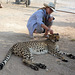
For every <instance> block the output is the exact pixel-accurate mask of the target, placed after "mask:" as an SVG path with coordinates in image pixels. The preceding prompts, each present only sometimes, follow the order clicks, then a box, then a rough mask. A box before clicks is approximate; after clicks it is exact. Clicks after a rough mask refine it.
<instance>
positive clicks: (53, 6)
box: [44, 2, 56, 12]
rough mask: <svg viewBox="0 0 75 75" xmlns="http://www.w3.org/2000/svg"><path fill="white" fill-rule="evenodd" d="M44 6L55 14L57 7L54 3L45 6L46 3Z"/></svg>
mask: <svg viewBox="0 0 75 75" xmlns="http://www.w3.org/2000/svg"><path fill="white" fill-rule="evenodd" d="M44 6H45V7H49V8H51V9H52V10H53V11H54V12H55V11H56V10H55V5H54V3H52V2H50V3H49V4H45V3H44Z"/></svg>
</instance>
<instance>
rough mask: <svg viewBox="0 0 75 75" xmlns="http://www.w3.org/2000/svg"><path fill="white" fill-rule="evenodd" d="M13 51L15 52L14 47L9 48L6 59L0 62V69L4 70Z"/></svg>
mask: <svg viewBox="0 0 75 75" xmlns="http://www.w3.org/2000/svg"><path fill="white" fill-rule="evenodd" d="M12 53H13V51H12V48H11V49H9V51H8V53H7V54H6V56H5V58H4V60H3V61H2V63H0V70H2V69H3V67H4V65H5V64H6V63H7V62H8V60H9V59H10V57H11V55H12Z"/></svg>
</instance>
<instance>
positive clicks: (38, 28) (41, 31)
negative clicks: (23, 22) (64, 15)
mask: <svg viewBox="0 0 75 75" xmlns="http://www.w3.org/2000/svg"><path fill="white" fill-rule="evenodd" d="M52 23H53V22H46V23H45V25H46V26H52ZM36 32H37V33H45V29H43V28H42V27H41V26H39V25H38V26H37V28H36Z"/></svg>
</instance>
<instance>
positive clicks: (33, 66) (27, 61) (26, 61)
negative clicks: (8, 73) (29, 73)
mask: <svg viewBox="0 0 75 75" xmlns="http://www.w3.org/2000/svg"><path fill="white" fill-rule="evenodd" d="M23 63H24V64H25V65H26V66H28V67H30V68H31V69H34V70H35V71H38V70H39V68H38V66H36V65H34V64H33V63H32V61H30V60H26V59H23Z"/></svg>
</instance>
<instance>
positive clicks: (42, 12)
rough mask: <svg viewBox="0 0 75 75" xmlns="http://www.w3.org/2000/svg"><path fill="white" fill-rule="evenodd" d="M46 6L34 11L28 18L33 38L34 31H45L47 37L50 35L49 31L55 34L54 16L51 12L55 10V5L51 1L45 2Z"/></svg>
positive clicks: (28, 26) (28, 25)
mask: <svg viewBox="0 0 75 75" xmlns="http://www.w3.org/2000/svg"><path fill="white" fill-rule="evenodd" d="M44 6H45V7H43V8H40V9H39V10H37V11H36V12H35V13H33V14H32V16H31V17H30V18H29V20H28V23H27V28H28V30H29V34H30V37H31V38H34V36H33V33H45V34H44V36H45V37H48V32H49V33H50V34H53V30H52V29H51V26H52V22H53V19H54V17H53V16H52V15H51V13H52V12H54V11H55V5H54V4H53V3H52V2H50V3H49V4H44Z"/></svg>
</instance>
